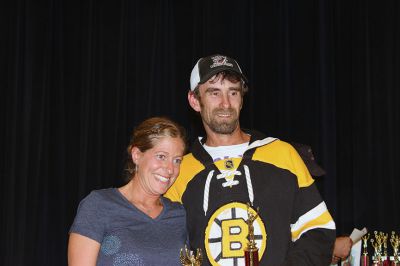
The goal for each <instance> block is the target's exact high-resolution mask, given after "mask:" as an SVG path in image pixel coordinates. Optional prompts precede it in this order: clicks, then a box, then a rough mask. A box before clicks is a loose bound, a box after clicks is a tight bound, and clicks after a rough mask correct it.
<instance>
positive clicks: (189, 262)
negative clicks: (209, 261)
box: [179, 245, 203, 266]
mask: <svg viewBox="0 0 400 266" xmlns="http://www.w3.org/2000/svg"><path fill="white" fill-rule="evenodd" d="M179 258H180V260H181V264H182V265H183V266H201V262H202V261H203V255H202V254H201V249H199V248H198V249H197V251H196V254H194V253H193V252H192V251H191V250H189V249H188V248H187V247H186V245H185V249H184V250H183V249H182V248H181V252H180V256H179Z"/></svg>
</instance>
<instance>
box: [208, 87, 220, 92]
mask: <svg viewBox="0 0 400 266" xmlns="http://www.w3.org/2000/svg"><path fill="white" fill-rule="evenodd" d="M220 90H221V89H220V88H215V87H208V88H206V92H213V91H220Z"/></svg>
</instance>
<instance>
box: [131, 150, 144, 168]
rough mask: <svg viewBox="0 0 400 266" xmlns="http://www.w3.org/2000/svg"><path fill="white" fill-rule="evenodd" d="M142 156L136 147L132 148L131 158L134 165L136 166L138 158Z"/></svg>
mask: <svg viewBox="0 0 400 266" xmlns="http://www.w3.org/2000/svg"><path fill="white" fill-rule="evenodd" d="M141 156H142V152H141V151H140V150H139V148H138V147H133V148H132V149H131V158H132V161H133V163H134V164H136V165H137V164H138V161H139V159H140V157H141Z"/></svg>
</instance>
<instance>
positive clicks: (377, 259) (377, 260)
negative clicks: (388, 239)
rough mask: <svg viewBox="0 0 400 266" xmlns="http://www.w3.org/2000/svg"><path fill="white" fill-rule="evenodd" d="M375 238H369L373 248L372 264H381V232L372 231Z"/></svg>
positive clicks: (374, 265) (376, 265)
mask: <svg viewBox="0 0 400 266" xmlns="http://www.w3.org/2000/svg"><path fill="white" fill-rule="evenodd" d="M374 235H375V240H374V239H371V245H372V247H373V248H374V256H373V257H372V266H381V265H382V244H383V233H382V232H379V233H378V232H377V231H374Z"/></svg>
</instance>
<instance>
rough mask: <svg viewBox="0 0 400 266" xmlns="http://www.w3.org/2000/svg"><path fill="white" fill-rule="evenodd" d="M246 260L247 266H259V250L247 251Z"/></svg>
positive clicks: (245, 252)
mask: <svg viewBox="0 0 400 266" xmlns="http://www.w3.org/2000/svg"><path fill="white" fill-rule="evenodd" d="M244 259H245V265H246V266H258V265H259V261H258V250H245V251H244Z"/></svg>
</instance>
